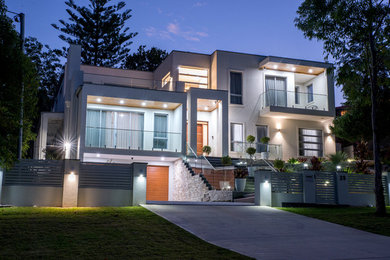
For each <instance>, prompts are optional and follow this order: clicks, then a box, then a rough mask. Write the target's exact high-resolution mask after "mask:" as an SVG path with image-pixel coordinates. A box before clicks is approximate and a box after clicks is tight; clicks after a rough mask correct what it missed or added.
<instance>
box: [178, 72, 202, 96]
mask: <svg viewBox="0 0 390 260" xmlns="http://www.w3.org/2000/svg"><path fill="white" fill-rule="evenodd" d="M178 70H179V81H180V82H184V88H185V90H186V91H187V90H189V89H190V88H208V84H209V72H208V70H207V69H202V68H193V67H179V69H178Z"/></svg>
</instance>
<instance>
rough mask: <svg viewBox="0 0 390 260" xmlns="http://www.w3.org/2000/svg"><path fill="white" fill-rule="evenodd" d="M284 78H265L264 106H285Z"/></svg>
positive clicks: (285, 86)
mask: <svg viewBox="0 0 390 260" xmlns="http://www.w3.org/2000/svg"><path fill="white" fill-rule="evenodd" d="M286 88H287V85H286V78H281V77H273V76H266V77H265V93H266V106H277V107H286V106H287V89H286Z"/></svg>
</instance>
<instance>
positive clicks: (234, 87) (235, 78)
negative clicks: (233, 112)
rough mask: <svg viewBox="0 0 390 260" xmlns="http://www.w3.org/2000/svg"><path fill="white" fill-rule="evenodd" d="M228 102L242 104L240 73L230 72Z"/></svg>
mask: <svg viewBox="0 0 390 260" xmlns="http://www.w3.org/2000/svg"><path fill="white" fill-rule="evenodd" d="M230 104H240V105H242V73H241V72H233V71H231V72H230Z"/></svg>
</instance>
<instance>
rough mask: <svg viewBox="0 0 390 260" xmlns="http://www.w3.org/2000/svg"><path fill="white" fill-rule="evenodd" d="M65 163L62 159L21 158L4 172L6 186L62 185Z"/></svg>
mask: <svg viewBox="0 0 390 260" xmlns="http://www.w3.org/2000/svg"><path fill="white" fill-rule="evenodd" d="M63 181H64V163H63V161H60V160H21V161H19V162H18V163H16V164H15V165H14V167H12V168H11V169H10V170H8V171H6V172H5V174H4V182H3V183H4V186H11V185H22V186H23V185H25V186H50V187H62V186H63Z"/></svg>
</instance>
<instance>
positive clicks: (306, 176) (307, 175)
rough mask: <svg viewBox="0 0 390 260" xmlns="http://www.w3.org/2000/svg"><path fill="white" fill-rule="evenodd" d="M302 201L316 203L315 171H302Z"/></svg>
mask: <svg viewBox="0 0 390 260" xmlns="http://www.w3.org/2000/svg"><path fill="white" fill-rule="evenodd" d="M302 177H303V202H304V203H316V181H315V173H314V172H309V171H305V172H303V176H302Z"/></svg>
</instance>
